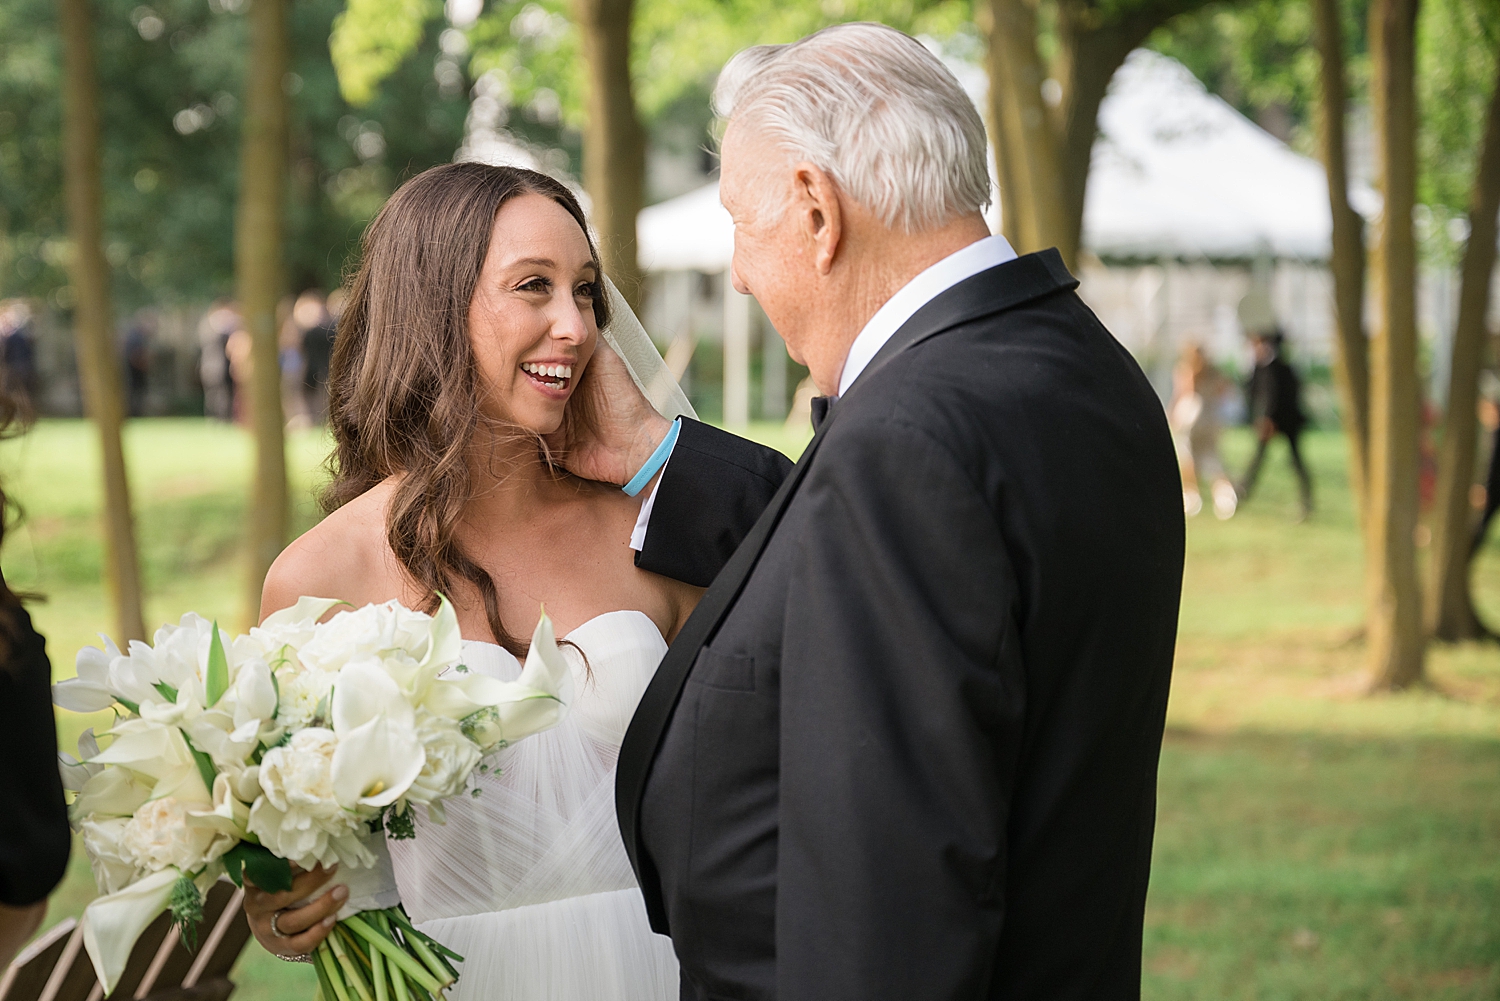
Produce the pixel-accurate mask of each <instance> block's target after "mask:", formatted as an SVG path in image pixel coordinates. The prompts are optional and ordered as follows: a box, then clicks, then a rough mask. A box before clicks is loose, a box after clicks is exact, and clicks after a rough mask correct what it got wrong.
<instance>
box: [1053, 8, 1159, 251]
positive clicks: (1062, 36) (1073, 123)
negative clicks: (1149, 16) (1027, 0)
mask: <svg viewBox="0 0 1500 1001" xmlns="http://www.w3.org/2000/svg"><path fill="white" fill-rule="evenodd" d="M1154 28H1155V22H1154V21H1153V22H1152V23H1151V28H1150V29H1147V28H1146V26H1145V25H1143V24H1136V23H1135V22H1131V23H1129V24H1112V25H1109V26H1101V25H1100V24H1099V15H1098V12H1097V10H1096V9H1095V8H1094V7H1093V6H1091V5H1089V4H1087V3H1083V2H1080V0H1064V2H1062V3H1059V4H1058V6H1057V26H1056V34H1057V54H1056V56H1055V57H1054V58H1053V60H1052V78H1053V79H1054V80H1056V81H1057V82H1058V83H1059V84H1060V85H1061V87H1062V100H1061V101H1060V102H1059V103H1058V106H1057V108H1056V111H1055V114H1054V118H1053V122H1054V127H1055V128H1056V129H1057V130H1058V135H1059V137H1060V145H1061V149H1062V155H1061V158H1060V163H1059V167H1060V168H1061V172H1062V193H1063V221H1062V222H1063V235H1062V237H1061V239H1060V241H1059V244H1058V246H1059V247H1071V248H1072V250H1073V254H1074V256H1075V257H1076V255H1077V253H1078V249H1079V247H1080V246H1081V245H1082V242H1083V205H1084V200H1085V198H1086V196H1087V194H1088V178H1089V167H1090V166H1091V165H1092V161H1093V155H1094V140H1095V138H1097V137H1098V135H1099V105H1100V104H1101V103H1103V101H1104V95H1105V94H1106V93H1107V92H1108V91H1109V81H1110V80H1111V79H1112V78H1113V77H1114V75H1115V70H1117V69H1119V68H1120V65H1121V64H1122V63H1123V62H1125V57H1126V56H1128V55H1129V54H1130V50H1131V49H1133V48H1135V47H1136V46H1137V45H1139V44H1140V43H1141V42H1142V41H1144V40H1145V37H1146V34H1149V33H1150V30H1153V29H1154ZM1143 31H1145V33H1144V34H1143V33H1142V32H1143ZM1064 256H1065V257H1066V256H1067V255H1066V254H1064ZM1068 260H1069V263H1070V265H1071V261H1072V258H1069V259H1068Z"/></svg>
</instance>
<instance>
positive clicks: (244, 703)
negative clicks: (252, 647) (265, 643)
mask: <svg viewBox="0 0 1500 1001" xmlns="http://www.w3.org/2000/svg"><path fill="white" fill-rule="evenodd" d="M232 695H233V699H234V725H235V726H237V727H239V726H243V725H244V724H245V723H246V722H247V721H249V720H252V719H253V720H260V721H265V722H266V723H267V724H269V723H270V721H271V720H274V719H275V718H276V685H275V684H274V683H273V682H272V681H271V667H270V665H268V664H267V663H266V662H265V661H263V660H260V659H259V658H257V659H255V660H252V661H250V662H249V663H247V664H244V665H243V666H241V667H240V670H239V673H238V674H236V675H235V679H234V689H233V692H232Z"/></svg>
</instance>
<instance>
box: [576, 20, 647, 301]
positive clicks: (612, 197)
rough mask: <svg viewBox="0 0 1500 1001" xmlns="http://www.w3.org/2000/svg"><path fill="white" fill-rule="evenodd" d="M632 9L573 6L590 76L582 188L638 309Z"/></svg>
mask: <svg viewBox="0 0 1500 1001" xmlns="http://www.w3.org/2000/svg"><path fill="white" fill-rule="evenodd" d="M634 9H635V3H634V0H575V2H574V5H573V11H574V19H575V21H576V23H577V25H578V27H579V30H580V31H581V33H582V35H583V55H584V61H585V63H586V64H587V67H588V76H589V85H588V108H587V110H588V124H587V125H586V126H585V127H584V134H583V186H584V188H585V189H586V190H587V191H588V193H589V198H590V200H592V201H593V218H594V229H595V231H596V232H597V234H598V237H599V253H600V254H601V255H602V256H603V258H604V270H605V271H607V272H608V273H609V275H610V277H611V278H613V279H614V281H615V284H616V285H618V286H619V288H620V293H621V294H622V295H624V296H625V298H626V300H627V301H628V302H629V303H630V304H631V306H632V307H635V306H638V305H639V304H640V292H641V271H640V265H639V263H638V262H637V260H636V243H635V220H636V216H637V215H639V214H640V211H641V208H642V207H643V205H644V202H645V192H644V188H645V183H646V131H645V129H644V128H643V127H642V126H641V120H640V118H639V117H638V115H637V114H636V109H635V94H634V88H633V86H632V83H631V78H630V26H631V21H632V18H633V16H634Z"/></svg>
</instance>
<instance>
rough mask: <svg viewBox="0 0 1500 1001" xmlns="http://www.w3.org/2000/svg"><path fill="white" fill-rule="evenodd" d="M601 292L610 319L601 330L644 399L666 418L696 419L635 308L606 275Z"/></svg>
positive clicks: (691, 407) (685, 396)
mask: <svg viewBox="0 0 1500 1001" xmlns="http://www.w3.org/2000/svg"><path fill="white" fill-rule="evenodd" d="M604 294H605V295H606V296H608V297H609V299H608V301H609V315H610V321H609V326H608V327H606V328H605V329H604V330H602V331H601V333H602V334H603V336H604V340H605V341H606V342H608V344H609V346H610V347H612V348H614V349H615V354H617V355H619V356H620V359H621V360H622V361H624V362H625V367H626V368H628V369H629V370H630V377H631V378H632V379H634V380H635V384H636V385H637V386H639V387H640V390H641V392H642V393H644V394H645V396H646V399H648V400H650V401H651V405H652V406H653V407H655V408H656V410H657V412H658V413H660V414H661V415H662V416H663V417H666V418H668V419H669V420H670V419H671V418H674V417H679V416H682V417H691V418H693V419H694V420H697V419H698V414H697V413H696V412H695V411H694V410H693V405H692V404H691V403H689V402H688V398H687V394H686V393H684V392H683V391H682V387H681V386H679V385H678V384H677V380H676V379H674V378H673V377H672V370H671V369H669V368H667V363H666V362H665V361H663V360H662V356H661V352H659V351H657V350H656V345H655V344H653V343H652V342H651V335H650V334H648V333H646V328H645V327H643V326H641V321H640V320H639V319H637V318H636V315H635V310H633V309H631V308H630V303H628V302H626V301H625V297H624V296H623V295H621V294H620V290H619V289H617V288H615V283H614V282H612V281H610V280H609V278H608V277H606V278H605V279H604Z"/></svg>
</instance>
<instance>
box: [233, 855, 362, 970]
mask: <svg viewBox="0 0 1500 1001" xmlns="http://www.w3.org/2000/svg"><path fill="white" fill-rule="evenodd" d="M337 871H338V867H337V866H335V867H334V868H332V869H324V868H323V867H322V866H318V867H317V868H316V869H313V870H311V871H307V872H302V871H298V872H297V874H296V875H295V876H293V877H292V888H291V889H290V890H287V891H286V892H285V893H267V892H266V891H265V890H262V889H261V888H260V887H258V886H256V885H254V884H253V883H251V882H250V880H248V879H246V880H245V917H246V918H247V919H248V920H249V922H250V931H251V932H252V933H254V935H255V939H256V941H257V942H259V943H260V944H261V945H263V946H264V947H265V949H266V951H267V952H269V953H273V954H274V955H277V956H306V955H308V954H309V953H311V952H312V951H313V950H314V949H316V948H317V947H318V944H319V943H320V942H322V941H323V940H324V939H325V938H327V937H328V933H329V932H330V931H332V930H333V926H334V923H335V922H336V921H338V912H339V908H340V907H343V906H344V901H345V900H348V899H349V888H348V887H347V886H335V887H334V888H333V889H332V890H330V891H328V892H327V893H325V894H323V895H322V896H320V897H318V898H317V899H316V900H310V901H309V902H308V903H306V904H303V905H302V906H301V907H292V906H291V905H292V904H294V903H297V902H298V901H302V900H308V898H310V897H311V896H312V895H313V892H314V891H315V890H317V888H318V887H320V886H322V885H323V884H324V883H326V882H328V881H329V880H330V879H332V878H333V874H334V873H335V872H337ZM273 920H274V921H275V924H274V925H273V924H272V921H273ZM278 932H279V934H278Z"/></svg>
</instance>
